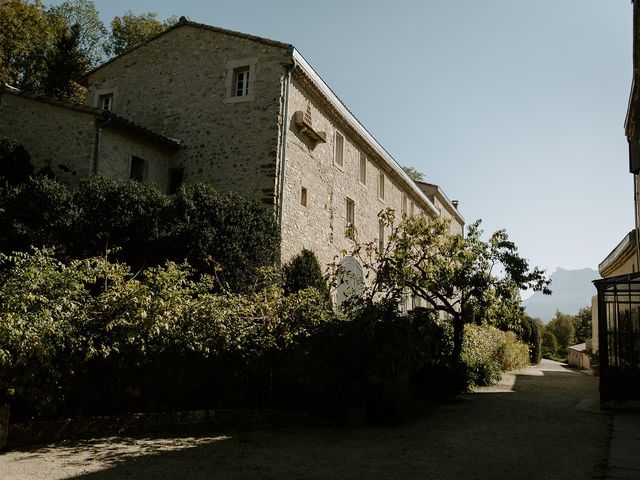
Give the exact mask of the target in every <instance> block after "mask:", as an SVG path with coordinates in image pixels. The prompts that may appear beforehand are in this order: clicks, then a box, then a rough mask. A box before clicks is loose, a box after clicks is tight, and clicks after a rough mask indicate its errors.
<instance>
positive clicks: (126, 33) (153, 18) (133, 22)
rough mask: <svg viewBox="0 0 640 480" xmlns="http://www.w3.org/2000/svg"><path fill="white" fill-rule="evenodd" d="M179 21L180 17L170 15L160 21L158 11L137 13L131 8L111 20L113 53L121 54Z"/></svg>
mask: <svg viewBox="0 0 640 480" xmlns="http://www.w3.org/2000/svg"><path fill="white" fill-rule="evenodd" d="M177 21H178V19H177V18H176V17H175V16H172V17H169V18H168V19H166V20H165V21H160V20H158V14H157V13H156V12H148V13H143V14H140V15H136V14H134V13H133V12H132V11H131V10H129V11H128V12H127V13H125V14H124V15H123V16H122V17H115V18H114V19H113V20H112V21H111V47H112V50H113V53H114V54H115V55H120V54H121V53H124V52H126V51H127V50H129V49H130V48H133V47H135V46H136V45H138V44H140V43H142V42H144V41H146V40H148V39H149V38H151V37H153V36H155V35H157V34H159V33H161V32H162V31H164V30H166V29H167V28H169V27H171V26H172V25H175V24H176V23H177Z"/></svg>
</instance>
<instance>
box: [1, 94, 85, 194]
mask: <svg viewBox="0 0 640 480" xmlns="http://www.w3.org/2000/svg"><path fill="white" fill-rule="evenodd" d="M95 131H96V129H95V117H94V116H93V115H91V114H87V113H82V112H77V111H73V110H69V109H66V108H63V107H60V106H56V105H51V104H48V103H44V102H40V101H37V100H33V99H29V98H24V97H19V96H16V95H12V94H8V93H5V94H0V136H2V137H11V138H14V139H15V140H16V141H17V142H18V143H20V144H22V145H24V147H25V148H26V149H27V151H28V152H29V153H30V154H31V162H32V163H33V165H34V167H35V170H36V171H37V170H39V169H41V168H44V167H46V166H49V167H50V168H51V169H52V170H53V172H54V173H55V174H56V176H57V177H58V178H60V179H61V180H63V181H65V182H67V183H69V184H71V185H75V184H77V183H78V181H79V180H80V179H81V178H83V177H86V176H88V175H90V174H91V173H92V169H93V152H94V145H95ZM61 165H62V167H60V166H61Z"/></svg>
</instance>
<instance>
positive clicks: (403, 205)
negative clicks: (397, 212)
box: [402, 193, 407, 216]
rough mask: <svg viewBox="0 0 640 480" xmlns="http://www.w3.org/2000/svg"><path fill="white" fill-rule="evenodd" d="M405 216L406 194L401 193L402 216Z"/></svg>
mask: <svg viewBox="0 0 640 480" xmlns="http://www.w3.org/2000/svg"><path fill="white" fill-rule="evenodd" d="M406 214H407V194H406V193H403V194H402V215H403V216H404V215H406Z"/></svg>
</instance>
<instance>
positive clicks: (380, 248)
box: [378, 220, 384, 252]
mask: <svg viewBox="0 0 640 480" xmlns="http://www.w3.org/2000/svg"><path fill="white" fill-rule="evenodd" d="M383 250H384V222H383V221H382V220H378V252H382V251H383Z"/></svg>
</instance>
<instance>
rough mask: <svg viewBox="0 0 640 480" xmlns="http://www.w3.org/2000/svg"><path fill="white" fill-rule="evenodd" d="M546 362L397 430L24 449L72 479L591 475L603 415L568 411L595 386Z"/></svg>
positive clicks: (600, 447) (602, 453)
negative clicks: (547, 365) (58, 468)
mask: <svg viewBox="0 0 640 480" xmlns="http://www.w3.org/2000/svg"><path fill="white" fill-rule="evenodd" d="M552 367H553V369H551V367H547V368H546V369H545V365H544V364H543V366H542V367H541V368H535V369H528V370H527V371H524V372H517V373H515V374H508V375H506V376H505V378H504V379H503V381H502V382H501V383H500V384H499V385H497V386H496V387H491V388H487V389H480V390H479V391H478V392H477V393H472V394H467V395H462V396H461V397H459V398H458V399H457V400H456V401H454V402H451V403H449V404H445V405H441V406H437V407H435V408H434V409H433V410H432V411H430V412H429V413H428V414H427V415H425V417H423V418H421V419H419V420H417V421H415V422H412V423H411V424H408V425H402V426H393V427H387V428H357V429H354V428H316V429H277V430H260V431H249V432H231V433H226V434H225V435H216V436H197V437H164V438H163V437H154V438H137V439H133V438H113V439H106V440H92V441H84V442H73V443H68V444H60V445H56V446H54V447H48V448H44V449H36V450H32V451H30V452H28V453H27V452H25V453H26V454H27V455H29V456H30V455H36V456H38V455H43V456H47V457H48V458H47V461H48V462H51V463H50V464H58V465H61V466H62V469H63V470H64V472H63V471H61V472H59V473H58V475H57V476H56V478H68V479H78V480H80V479H81V480H107V479H121V478H128V477H130V478H136V479H141V480H146V479H154V480H157V479H165V478H166V479H169V478H170V479H179V478H188V479H193V480H201V479H211V478H215V479H227V478H228V479H256V478H261V479H275V478H278V479H280V478H282V479H290V478H293V479H296V478H297V479H302V478H304V479H325V478H330V479H343V478H344V479H346V478H349V479H356V478H363V479H365V478H366V479H383V478H385V479H386V478H402V479H414V478H415V479H418V478H420V479H424V478H437V479H459V478H465V479H467V478H475V479H484V478H487V479H489V478H490V479H501V478H504V479H510V478H519V479H528V478H531V479H534V478H535V479H540V478H594V476H597V475H601V474H602V473H604V471H603V468H604V466H606V455H607V445H608V441H609V432H610V418H609V417H608V416H606V415H593V414H589V413H587V412H585V411H579V410H576V408H575V407H576V405H577V404H578V403H579V402H580V401H581V400H582V399H583V398H585V397H587V396H594V395H597V381H596V380H595V379H594V378H593V377H589V376H587V375H585V374H583V373H580V372H577V371H575V370H570V369H566V368H564V367H562V366H559V365H558V364H554V365H552ZM573 445H576V446H577V445H579V448H576V447H573ZM51 457H54V458H53V460H52V459H51ZM65 472H66V473H65ZM84 472H87V473H84Z"/></svg>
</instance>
